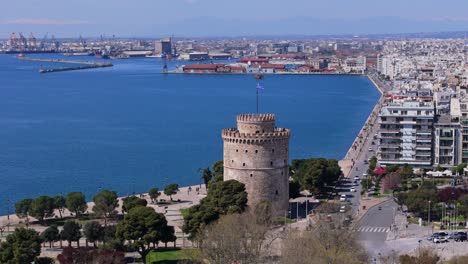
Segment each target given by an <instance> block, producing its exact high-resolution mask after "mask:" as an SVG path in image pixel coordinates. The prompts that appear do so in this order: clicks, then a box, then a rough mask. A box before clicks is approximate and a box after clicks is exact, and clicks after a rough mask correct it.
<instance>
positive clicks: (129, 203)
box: [122, 196, 148, 213]
mask: <svg viewBox="0 0 468 264" xmlns="http://www.w3.org/2000/svg"><path fill="white" fill-rule="evenodd" d="M147 204H148V202H147V201H146V200H145V199H141V198H138V197H136V196H129V197H126V198H124V199H123V205H122V210H123V211H124V212H127V213H128V212H129V211H130V210H131V209H132V208H134V207H137V206H146V205H147Z"/></svg>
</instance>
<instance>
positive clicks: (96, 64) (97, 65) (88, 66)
mask: <svg viewBox="0 0 468 264" xmlns="http://www.w3.org/2000/svg"><path fill="white" fill-rule="evenodd" d="M18 59H20V60H28V61H39V62H52V63H64V64H78V65H81V66H73V67H60V68H52V69H40V70H39V73H51V72H62V71H76V70H86V69H95V68H105V67H112V66H114V65H113V64H112V63H100V62H90V61H74V60H63V59H47V58H32V57H18Z"/></svg>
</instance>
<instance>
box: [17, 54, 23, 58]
mask: <svg viewBox="0 0 468 264" xmlns="http://www.w3.org/2000/svg"><path fill="white" fill-rule="evenodd" d="M16 57H17V58H24V54H23V53H20V54H18V55H16Z"/></svg>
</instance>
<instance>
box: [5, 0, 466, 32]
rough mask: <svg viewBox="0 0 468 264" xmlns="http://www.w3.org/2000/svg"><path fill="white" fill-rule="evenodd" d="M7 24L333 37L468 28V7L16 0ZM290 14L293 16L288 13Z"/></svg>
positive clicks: (299, 0) (26, 28) (20, 28)
mask: <svg viewBox="0 0 468 264" xmlns="http://www.w3.org/2000/svg"><path fill="white" fill-rule="evenodd" d="M3 6H4V8H5V10H9V12H6V13H5V14H3V15H2V18H1V19H0V37H1V38H6V37H7V36H8V35H9V34H11V32H14V31H15V32H23V33H26V32H34V33H36V34H39V35H40V34H45V33H46V32H51V33H54V34H55V35H56V36H57V37H76V36H77V35H79V34H82V35H88V36H100V35H108V36H112V35H116V36H124V37H161V36H163V35H168V34H175V35H179V36H187V37H194V36H200V37H205V36H249V35H284V34H298V35H333V34H382V33H392V34H395V33H415V32H436V31H463V30H466V29H468V19H465V17H464V14H463V10H465V9H466V8H468V3H466V2H462V1H458V0H449V1H444V3H441V2H440V1H435V0H431V1H421V0H416V1H411V2H410V3H407V2H405V1H402V0H398V1H392V2H385V3H382V2H379V3H374V2H373V1H370V0H359V1H353V2H352V3H351V2H345V1H341V0H334V1H332V3H330V1H328V2H323V1H315V0H313V1H305V0H295V1H292V2H291V1H290V2H288V4H287V5H285V4H284V3H282V2H279V1H265V0H259V1H255V2H249V1H245V0H240V1H237V2H236V5H220V4H219V1H214V0H176V1H171V2H167V1H150V0H139V1H132V2H130V1H124V0H116V1H110V0H102V1H99V2H98V3H96V2H95V1H91V0H84V1H67V3H63V2H61V1H58V0H48V1H45V2H44V1H37V0H33V1H28V2H26V1H15V2H7V3H4V4H3ZM285 10H286V11H285Z"/></svg>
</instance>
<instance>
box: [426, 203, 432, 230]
mask: <svg viewBox="0 0 468 264" xmlns="http://www.w3.org/2000/svg"><path fill="white" fill-rule="evenodd" d="M427 224H428V225H431V226H432V224H431V200H429V211H428V212H427Z"/></svg>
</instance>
